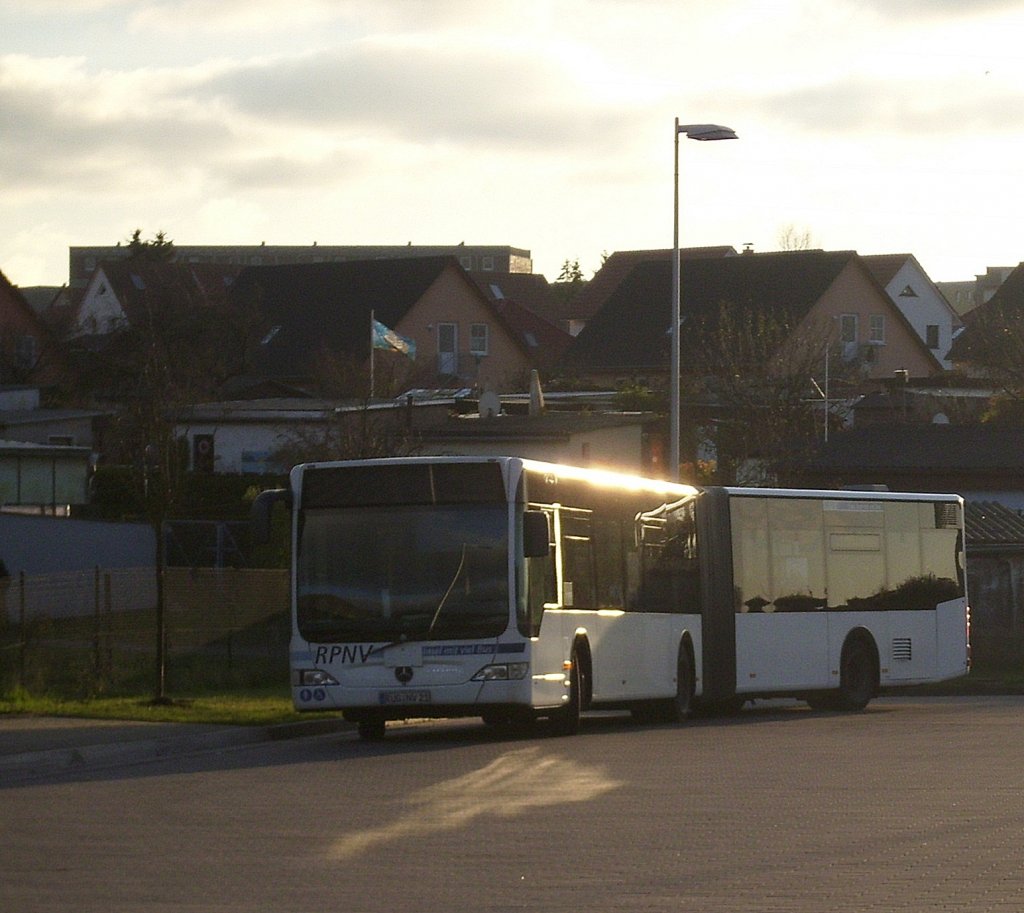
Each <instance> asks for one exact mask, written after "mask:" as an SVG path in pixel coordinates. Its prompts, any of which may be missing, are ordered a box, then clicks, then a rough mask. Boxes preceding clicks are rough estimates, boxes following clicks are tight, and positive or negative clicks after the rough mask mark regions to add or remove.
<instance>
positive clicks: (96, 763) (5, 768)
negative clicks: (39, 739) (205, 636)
mask: <svg viewBox="0 0 1024 913" xmlns="http://www.w3.org/2000/svg"><path fill="white" fill-rule="evenodd" d="M353 728H354V727H353V726H352V724H351V723H346V722H345V721H344V720H341V719H328V720H304V721H300V722H298V723H282V724H280V725H275V726H232V727H229V728H223V729H218V730H214V731H212V732H186V733H183V734H182V735H180V736H171V737H169V738H161V739H142V740H138V741H132V742H124V743H109V742H106V743H99V744H96V745H82V746H78V747H76V748H53V749H48V750H45V751H27V752H23V753H22V754H16V755H9V756H7V757H5V758H0V786H4V785H8V784H11V783H16V782H23V781H26V780H32V779H37V778H40V777H47V776H53V775H55V774H63V773H73V772H78V771H85V770H95V769H99V768H103V767H113V766H116V765H119V764H140V763H144V762H147V761H160V760H164V759H166V758H174V757H180V756H181V755H187V754H195V753H198V752H203V751H212V750H215V749H219V748H237V747H239V746H242V745H255V744H258V743H259V742H276V741H283V740H285V739H299V738H308V737H311V736H318V735H328V734H330V733H334V732H348V731H350V730H352V729H353Z"/></svg>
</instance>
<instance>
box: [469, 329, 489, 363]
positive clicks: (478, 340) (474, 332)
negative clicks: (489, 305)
mask: <svg viewBox="0 0 1024 913" xmlns="http://www.w3.org/2000/svg"><path fill="white" fill-rule="evenodd" d="M487 342H488V336H487V324H486V323H471V324H470V325H469V352H470V354H471V355H486V354H487Z"/></svg>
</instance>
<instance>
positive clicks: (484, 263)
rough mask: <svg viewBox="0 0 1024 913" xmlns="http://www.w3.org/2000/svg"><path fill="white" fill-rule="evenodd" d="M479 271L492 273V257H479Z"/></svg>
mask: <svg viewBox="0 0 1024 913" xmlns="http://www.w3.org/2000/svg"><path fill="white" fill-rule="evenodd" d="M480 269H483V270H487V271H488V272H493V271H494V257H481V258H480Z"/></svg>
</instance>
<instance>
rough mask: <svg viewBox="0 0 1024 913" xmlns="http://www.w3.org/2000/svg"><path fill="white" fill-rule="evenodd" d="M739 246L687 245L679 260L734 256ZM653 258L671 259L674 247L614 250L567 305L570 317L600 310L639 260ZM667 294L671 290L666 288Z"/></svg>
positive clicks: (586, 316)
mask: <svg viewBox="0 0 1024 913" xmlns="http://www.w3.org/2000/svg"><path fill="white" fill-rule="evenodd" d="M735 256H737V254H736V248H734V247H728V246H721V247H686V248H683V249H682V250H680V251H679V257H680V260H684V261H686V260H707V259H719V258H722V257H735ZM650 261H658V262H661V261H664V262H666V263H670V264H671V262H672V249H671V248H666V249H665V250H619V251H616V252H615V253H613V254H612V255H611V256H610V257H608V259H607V260H605V261H604V263H603V264H602V265H601V268H600V269H599V270H598V271H597V273H596V274H595V276H594V278H593V279H591V280H590V281H589V282H588V283H587V284H586V286H585V287H584V288H583V289H582V290H581V291H580V293H579V294H578V295H577V296H576V297H575V298H574V299H573V300H572V301H570V302H569V304H568V311H569V313H568V314H567V319H573V320H589V319H590V318H591V317H593V316H594V314H596V313H597V312H598V311H600V310H601V309H602V308H603V307H604V306H605V304H606V303H607V301H608V299H609V298H610V297H611V296H612V295H613V294H614V293H615V291H616V290H617V289H618V287H619V286H620V285H621V284H622V282H623V281H624V280H625V279H626V277H627V276H628V275H629V274H630V273H631V272H632V271H633V269H634V268H635V267H636V266H637V265H638V264H640V263H647V262H650ZM665 294H666V295H667V294H668V292H667V291H666V293H665Z"/></svg>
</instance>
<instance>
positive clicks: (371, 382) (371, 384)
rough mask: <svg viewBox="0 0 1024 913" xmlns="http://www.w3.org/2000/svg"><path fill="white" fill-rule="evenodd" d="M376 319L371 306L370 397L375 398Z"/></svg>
mask: <svg viewBox="0 0 1024 913" xmlns="http://www.w3.org/2000/svg"><path fill="white" fill-rule="evenodd" d="M375 321H376V318H375V317H374V311H373V309H372V308H371V309H370V399H373V350H374V349H375V348H376V346H374V335H373V325H374V323H375Z"/></svg>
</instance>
